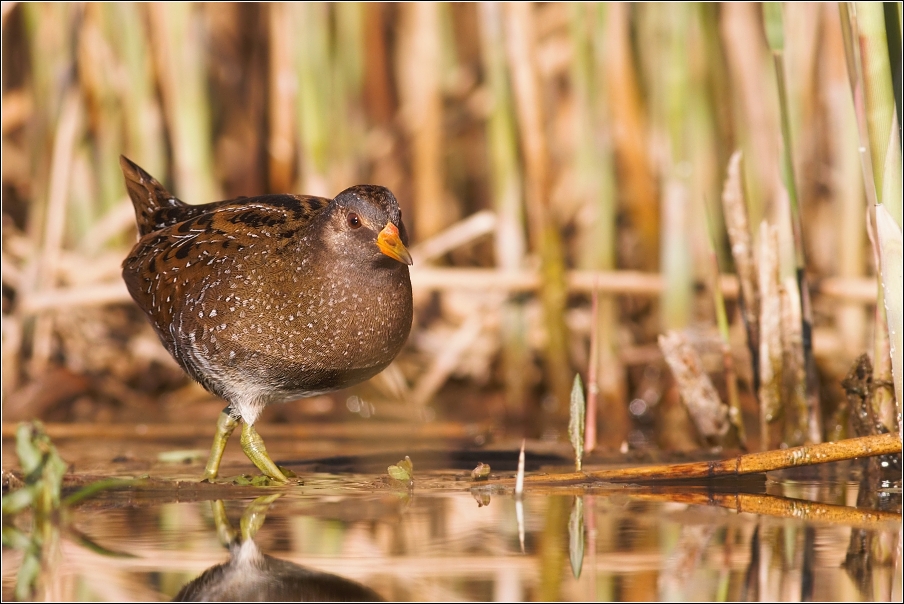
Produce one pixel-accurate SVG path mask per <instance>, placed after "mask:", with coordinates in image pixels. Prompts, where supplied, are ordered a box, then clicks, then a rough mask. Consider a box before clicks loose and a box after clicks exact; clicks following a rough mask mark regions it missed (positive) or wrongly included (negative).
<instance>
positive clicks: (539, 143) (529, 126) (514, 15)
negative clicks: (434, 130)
mask: <svg viewBox="0 0 904 604" xmlns="http://www.w3.org/2000/svg"><path fill="white" fill-rule="evenodd" d="M534 9H535V7H534V5H529V4H524V3H521V4H518V3H514V4H507V5H505V7H504V14H505V23H506V42H507V50H508V64H509V70H510V73H511V78H512V84H513V86H512V89H513V91H514V98H515V108H516V111H517V116H518V129H519V132H520V140H521V147H522V153H523V157H524V164H525V171H524V172H525V181H526V183H525V184H526V186H525V200H526V202H527V218H528V226H529V228H530V234H531V239H532V243H533V245H534V247H535V249H536V251H537V253H538V254H539V256H540V273H541V286H540V302H541V305H542V307H543V321H544V326H545V328H546V338H547V339H546V342H547V343H546V350H545V354H544V364H545V368H546V377H547V380H548V384H549V390H550V392H551V394H552V395H553V396H554V397H555V400H556V407H555V408H556V416H557V419H559V420H564V419H565V418H566V417H567V413H568V411H567V410H568V406H567V405H566V404H565V402H566V401H567V400H568V396H569V391H570V389H571V375H572V372H571V367H570V362H569V359H568V330H567V328H566V326H565V303H566V298H567V289H566V285H565V258H564V250H563V248H562V235H561V233H560V231H559V228H560V227H559V224H558V221H557V216H556V214H555V212H553V211H552V208H551V202H550V195H551V193H552V174H551V168H552V166H551V163H550V154H549V145H548V140H547V134H546V126H547V120H546V111H545V108H544V106H543V95H542V94H541V86H540V78H539V74H538V73H537V58H536V50H537V49H536V37H535V24H534V15H533V11H534Z"/></svg>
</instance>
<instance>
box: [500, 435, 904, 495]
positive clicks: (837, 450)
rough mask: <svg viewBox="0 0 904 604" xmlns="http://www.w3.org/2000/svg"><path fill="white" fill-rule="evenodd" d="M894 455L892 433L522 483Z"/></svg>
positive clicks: (753, 469)
mask: <svg viewBox="0 0 904 604" xmlns="http://www.w3.org/2000/svg"><path fill="white" fill-rule="evenodd" d="M895 453H901V439H900V438H898V436H897V435H894V434H879V435H875V436H862V437H859V438H849V439H846V440H840V441H837V442H829V443H820V444H816V445H804V446H802V447H794V448H791V449H779V450H773V451H764V452H762V453H749V454H745V455H738V456H737V457H733V458H730V459H723V460H719V461H700V462H693V463H683V464H666V465H657V466H640V467H634V468H621V469H616V470H596V471H583V472H568V473H564V474H542V475H533V476H525V477H524V484H525V485H530V484H576V483H585V482H597V481H605V482H652V481H666V480H688V479H707V478H725V477H731V476H743V475H746V474H757V473H761V472H772V471H775V470H785V469H788V468H796V467H799V466H811V465H817V464H823V463H829V462H833V461H845V460H851V459H857V458H859V457H872V456H875V455H892V454H895ZM514 482H515V479H514V478H504V479H499V480H490V481H488V482H487V484H489V485H497V486H501V485H506V486H508V485H510V484H514Z"/></svg>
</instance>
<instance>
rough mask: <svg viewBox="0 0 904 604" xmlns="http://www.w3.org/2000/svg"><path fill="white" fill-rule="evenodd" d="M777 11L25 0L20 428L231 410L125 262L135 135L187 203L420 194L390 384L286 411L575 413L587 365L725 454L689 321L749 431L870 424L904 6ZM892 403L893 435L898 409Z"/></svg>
mask: <svg viewBox="0 0 904 604" xmlns="http://www.w3.org/2000/svg"><path fill="white" fill-rule="evenodd" d="M765 8H767V10H765V11H764V6H762V5H760V4H748V3H724V4H718V3H706V4H694V3H668V4H648V3H644V4H620V3H613V4H603V3H601V4H596V3H587V4H584V3H582V4H570V3H548V4H547V3H537V4H528V3H514V4H495V3H474V4H472V3H455V4H439V3H406V4H392V3H368V4H358V3H335V4H323V3H298V4H294V3H293V4H270V3H232V4H219V3H204V4H200V3H199V4H194V3H166V4H163V3H160V4H156V3H150V4H132V3H86V4H82V3H16V2H4V3H3V9H2V11H3V12H2V19H3V21H2V34H3V36H2V94H3V105H2V133H3V139H2V154H3V156H2V157H3V164H2V165H3V172H2V195H3V198H2V212H3V245H2V253H3V256H2V261H3V264H2V286H3V290H2V291H3V301H2V304H3V349H2V353H3V384H2V389H3V405H4V409H3V413H4V422H11V421H16V420H19V419H24V418H32V417H38V418H42V419H45V420H47V421H67V422H97V423H100V424H103V423H108V422H126V421H148V419H149V418H150V419H152V420H153V421H184V418H185V416H186V415H188V414H189V412H188V411H187V408H188V406H191V409H192V411H191V412H190V415H191V417H193V418H199V419H198V421H199V423H201V424H203V425H204V426H205V427H206V426H208V425H209V422H212V421H213V419H214V418H215V417H216V415H217V414H218V413H219V410H220V408H221V407H222V402H220V401H212V400H210V398H209V397H208V396H206V395H205V394H204V393H203V391H201V390H200V387H197V386H195V385H192V384H190V383H189V381H188V378H187V377H185V376H184V374H183V373H182V372H181V371H180V370H179V368H178V367H177V366H176V365H175V363H174V362H173V361H172V360H171V359H170V358H169V357H168V355H167V353H166V352H165V350H164V349H163V347H162V346H160V344H159V342H158V341H157V339H156V336H155V335H154V334H153V332H152V331H151V329H150V327H149V325H147V323H146V320H145V319H144V317H143V316H142V315H141V313H140V311H138V310H137V308H136V307H135V306H134V305H133V304H132V302H131V300H130V299H129V297H128V294H127V293H126V291H125V287H124V285H123V284H122V281H121V278H120V262H121V261H122V259H123V258H124V257H125V255H126V253H127V252H128V250H129V248H130V247H131V245H132V244H133V243H134V241H135V227H134V215H133V211H132V207H131V204H130V203H129V201H128V200H127V197H126V192H125V188H124V186H123V182H122V176H121V174H120V171H119V162H118V156H119V154H124V155H126V156H128V157H129V158H131V159H132V160H134V161H136V162H137V163H138V164H140V165H141V166H143V167H144V168H145V169H147V170H148V171H149V172H150V173H151V174H153V175H155V176H156V177H157V178H158V179H159V180H161V182H163V183H164V184H166V185H167V186H168V188H169V189H170V190H171V191H173V193H174V194H176V195H178V196H179V197H180V198H182V199H184V200H186V201H188V202H189V203H202V202H208V201H212V200H215V199H225V198H230V197H235V196H239V195H254V194H260V193H267V192H273V193H276V192H298V193H306V194H316V195H325V196H329V197H332V196H334V195H335V194H337V193H338V192H339V191H341V190H342V189H344V188H346V187H348V186H350V185H352V184H356V183H362V182H367V183H376V184H381V185H385V186H387V187H389V188H390V189H391V190H392V191H393V192H394V193H395V194H396V196H397V197H398V199H399V200H400V203H401V205H402V208H403V215H404V217H405V221H406V225H407V227H408V230H409V232H410V233H411V236H412V253H413V255H414V258H415V266H414V267H413V269H412V281H413V284H414V288H415V302H416V316H415V327H414V330H413V332H412V335H411V337H410V339H409V342H408V344H407V346H406V348H405V350H404V351H403V352H402V354H401V355H400V356H399V358H398V359H397V361H396V362H395V363H394V364H393V365H392V366H391V367H390V369H389V370H387V371H386V372H384V373H383V374H381V376H380V377H378V378H376V379H375V380H372V383H370V384H366V385H364V386H361V387H359V388H356V389H354V390H353V391H351V392H343V393H340V394H338V395H333V396H327V397H318V398H316V399H310V400H307V401H304V402H300V403H296V404H293V405H285V406H280V407H279V409H271V410H268V412H267V414H266V415H265V416H264V419H265V421H302V420H304V421H315V420H317V418H321V419H330V418H333V417H340V416H342V415H347V414H348V413H349V410H350V411H352V412H355V413H357V414H360V415H362V416H364V417H368V416H371V415H375V416H376V419H381V418H383V419H391V420H394V421H400V420H402V419H406V418H407V419H413V420H417V421H420V420H424V419H427V420H430V419H448V420H468V421H484V420H488V421H491V422H493V423H494V424H495V425H496V426H498V427H500V428H502V427H508V429H510V430H511V432H512V433H517V434H520V433H521V432H522V431H525V432H526V433H527V434H529V435H531V436H543V437H548V438H556V437H563V436H564V429H565V424H566V422H567V412H568V411H567V409H568V406H567V401H568V392H569V389H570V387H571V382H572V379H573V377H574V374H575V373H576V372H579V373H581V374H582V375H583V376H584V378H585V380H584V381H585V383H589V388H588V394H589V395H590V396H591V397H596V398H597V399H598V402H597V404H598V405H599V410H598V411H597V415H596V418H597V419H596V420H595V422H594V425H595V426H596V427H597V428H598V439H599V443H600V445H601V446H602V447H604V448H607V449H618V448H619V447H623V446H625V444H626V446H631V447H643V446H646V445H654V446H658V447H662V448H665V449H672V450H675V449H691V448H695V447H697V446H699V445H701V444H704V443H709V444H712V442H713V441H712V439H709V438H708V435H707V434H706V431H705V430H704V429H703V428H701V424H700V423H699V421H697V420H696V419H695V417H694V416H693V414H694V411H693V410H690V411H689V408H688V407H687V406H685V405H683V404H682V403H681V399H680V396H679V390H678V388H677V387H676V385H675V382H674V379H673V377H672V376H673V373H672V372H671V371H670V369H669V365H668V364H667V363H666V362H665V361H664V359H663V354H662V352H661V350H660V347H659V345H658V343H657V338H658V336H659V335H660V334H665V333H667V332H671V331H673V332H676V333H680V334H682V337H684V338H685V339H686V341H687V342H688V343H689V345H690V346H691V348H692V349H693V350H694V351H695V352H696V353H697V354H699V358H700V360H701V363H702V369H703V371H704V372H705V373H706V374H708V375H709V376H710V377H711V379H712V380H713V388H715V391H716V392H717V394H718V397H719V398H720V399H721V400H722V401H730V400H734V401H735V402H734V406H735V408H736V409H737V410H738V411H739V413H734V414H732V415H731V417H732V423H733V425H734V426H735V429H737V430H740V432H741V435H742V439H741V440H743V435H744V433H745V432H746V438H747V444H748V448H758V447H761V446H766V444H777V443H778V442H783V443H787V444H799V443H800V442H804V441H812V440H820V439H822V438H838V437H841V436H845V435H847V434H848V433H849V430H850V426H849V425H848V421H847V416H846V415H845V413H846V411H847V410H848V409H849V407H848V406H847V405H849V399H848V398H847V397H846V396H845V393H844V391H843V390H842V387H841V380H842V378H844V376H845V375H846V373H847V372H848V370H849V368H850V366H851V364H852V363H853V362H854V360H855V359H856V358H857V357H858V356H859V355H860V354H861V353H864V352H867V353H869V355H870V356H872V357H873V358H874V361H875V360H876V358H877V357H876V356H875V355H876V354H877V352H876V351H880V353H879V354H878V357H879V360H880V361H881V358H882V356H883V355H882V353H881V350H885V351H886V353H885V357H887V356H888V355H887V347H888V340H887V335H886V336H885V338H886V339H885V340H884V342H885V343H884V344H882V337H883V336H882V333H884V330H883V326H884V324H885V318H884V316H883V315H881V314H877V313H881V312H882V311H883V305H881V304H879V305H877V300H878V298H877V295H878V294H877V292H878V291H879V289H878V286H877V280H876V274H877V261H876V259H875V256H874V253H873V247H872V246H871V244H870V240H869V229H868V228H867V224H868V222H869V220H870V219H869V218H868V208H869V207H871V205H872V204H868V203H867V202H868V201H872V202H875V201H877V199H876V198H877V196H878V200H882V201H884V202H885V205H886V206H887V207H888V210H889V212H890V213H891V215H892V216H893V217H894V219H895V220H896V221H897V223H898V226H899V227H900V224H901V189H900V186H901V185H900V182H901V180H900V179H901V176H900V175H901V168H900V166H901V154H900V140H901V139H900V123H901V116H900V111H901V93H900V90H901V4H900V3H885V4H882V3H853V4H841V5H839V4H835V3H825V4H822V3H820V4H809V3H788V4H785V5H783V6H776V7H772V8H769V7H765ZM773 9H774V10H773ZM770 11H772V12H770ZM764 14H765V17H764ZM852 23H853V24H854V26H855V27H854V29H853V30H852V28H851V24H852ZM767 34H768V35H767ZM852 41H853V42H852ZM846 46H847V48H846ZM852 61H854V62H853V63H852ZM852 66H854V67H856V68H854V67H852ZM857 74H859V79H858V77H857ZM779 82H781V83H782V84H783V86H781V87H780V86H779V85H778V83H779ZM858 86H859V88H858ZM852 90H853V91H854V94H852ZM858 90H859V91H860V93H861V97H860V98H861V99H862V102H861V104H860V113H859V114H858V111H857V110H855V103H854V98H857V97H856V94H857V91H858ZM782 98H784V99H785V103H784V104H783V103H782V102H780V101H781V99H782ZM858 117H861V118H863V119H862V120H861V121H860V122H859V124H858ZM865 136H868V138H864V137H865ZM866 140H868V141H869V142H868V143H867V146H869V147H870V149H869V152H868V153H865V156H866V158H867V159H866V160H865V162H862V161H861V159H862V157H861V155H862V154H861V153H859V152H858V149H861V148H862V147H863V146H864V141H866ZM736 150H740V151H741V154H742V157H743V161H742V162H740V163H738V164H736V165H737V169H736V176H735V177H734V180H732V179H731V178H729V177H728V174H729V159H730V158H731V156H732V154H733V153H734V152H735V151H736ZM895 152H896V154H895ZM889 166H890V168H889ZM865 173H866V174H867V175H868V176H867V178H869V179H874V182H873V183H869V185H868V186H866V187H865V186H864V174H865ZM726 179H728V182H727V184H726ZM723 188H724V189H725V191H726V196H728V192H729V189H731V190H732V191H734V193H736V194H737V195H739V196H740V197H741V198H742V200H746V204H742V206H741V207H743V208H744V211H745V212H746V217H747V221H748V226H747V231H748V232H749V233H751V234H752V240H751V244H750V248H751V251H754V250H755V254H754V256H755V257H760V256H763V255H764V254H766V255H768V254H770V253H773V254H774V256H775V258H776V264H775V266H776V269H775V270H776V276H777V279H773V281H774V282H775V285H776V292H777V294H776V295H778V296H779V297H778V298H776V300H779V301H777V302H776V304H780V299H782V297H783V298H784V299H786V306H787V299H790V300H791V301H792V302H794V301H795V300H796V301H797V305H796V307H797V308H798V311H797V315H794V314H793V313H792V315H791V316H792V319H791V323H787V322H786V323H783V324H781V325H780V327H783V328H784V329H783V331H782V333H784V334H785V337H786V338H788V334H792V336H793V334H797V335H796V336H794V337H790V338H789V339H790V341H791V344H789V346H791V347H792V348H793V347H796V348H795V350H797V352H796V353H794V354H797V355H798V356H801V358H802V359H803V361H800V360H798V361H797V365H794V363H793V362H792V363H791V366H792V367H796V368H795V369H794V370H793V371H790V370H789V371H786V373H785V377H784V378H782V379H784V382H786V384H785V386H784V388H785V389H784V390H783V391H782V392H784V393H785V394H784V395H782V394H781V393H780V395H779V398H780V399H783V401H784V402H787V400H790V399H793V398H794V397H795V396H798V397H800V396H802V395H801V393H802V392H803V391H806V394H807V395H809V396H810V397H811V399H812V397H813V395H814V393H816V399H815V400H816V403H815V408H813V407H812V405H811V407H810V409H809V411H808V412H803V413H802V414H801V413H797V415H795V413H793V412H788V413H785V414H784V417H785V418H786V419H785V420H784V421H785V424H786V425H785V426H784V427H778V428H775V427H774V426H770V425H768V424H767V422H766V421H765V420H764V419H763V418H765V417H766V416H767V415H769V414H771V413H773V411H775V410H774V409H773V410H772V411H768V410H767V408H766V406H764V405H765V403H764V402H763V400H764V399H763V394H762V392H759V390H761V389H762V385H761V384H760V383H759V382H760V378H759V376H758V375H755V372H756V371H757V370H755V367H756V366H757V363H758V361H757V359H758V358H759V355H760V354H761V351H760V350H759V349H758V348H756V347H755V346H752V345H750V342H749V340H748V335H747V331H746V329H748V328H749V325H748V324H745V321H744V320H743V317H742V313H743V310H744V307H743V306H742V305H739V304H738V302H737V300H738V296H739V291H740V290H741V289H742V288H743V284H740V285H739V281H738V279H736V278H734V274H735V273H737V272H738V271H737V270H736V264H737V259H736V257H735V256H733V254H732V249H731V248H732V241H731V240H730V238H729V235H728V230H727V229H726V222H728V221H727V220H726V217H725V214H726V212H725V211H724V210H723V207H728V206H723V201H724V199H723ZM870 191H872V197H870V196H869V193H870ZM877 192H878V194H877ZM763 221H767V223H768V225H771V226H766V227H761V223H763ZM708 222H709V224H710V225H711V228H709V229H708V228H707V223H708ZM770 229H771V230H770ZM761 232H762V233H766V234H768V233H772V234H771V235H768V237H767V238H771V239H774V240H775V242H776V247H774V248H771V249H772V250H773V251H772V252H768V251H761V248H762V249H763V250H765V249H767V248H765V247H763V246H764V245H765V244H764V243H763V241H762V239H763V237H761V236H760V233H761ZM716 267H718V269H717V268H716ZM717 270H718V271H721V272H722V273H723V278H722V280H721V281H718V280H717V279H716V276H717ZM798 273H800V275H802V276H803V277H804V279H803V281H802V283H803V289H802V290H800V291H798V290H797V289H796V288H795V286H794V284H795V280H796V279H797V278H798V276H799V275H798ZM789 279H790V281H789ZM714 284H715V285H714ZM801 291H802V292H804V296H803V298H801V296H800V292H801ZM714 292H720V293H724V306H723V299H722V298H720V297H719V296H714ZM747 307H748V309H749V308H752V307H753V306H752V305H750V304H748V305H747ZM791 307H795V305H794V304H793V303H792V304H791ZM775 308H776V309H778V308H779V306H775ZM801 309H803V310H801ZM720 312H724V318H725V320H724V321H722V329H721V330H720V329H718V328H717V324H718V323H719V322H718V320H717V319H718V317H719V315H720ZM777 312H778V311H777V310H776V313H777ZM801 312H802V313H803V314H802V315H801ZM764 316H766V318H767V319H768V317H769V315H764ZM775 316H776V317H778V314H776V315H775ZM795 316H796V320H795V319H794V317H795ZM877 317H879V319H878V320H877ZM776 321H778V319H777V318H776ZM795 321H796V322H795ZM789 325H790V327H789ZM877 326H878V327H879V328H878V329H877ZM811 327H812V331H811V330H810V328H811ZM795 337H796V339H795ZM808 342H812V351H813V356H812V358H811V357H808V356H807V355H808V354H809V353H808V346H807V344H808ZM877 342H878V343H877ZM882 346H885V348H884V349H883V348H881V347H882ZM751 351H752V352H751ZM780 356H781V355H780ZM792 356H793V355H792ZM808 359H809V360H810V361H811V363H810V365H808V366H806V367H805V365H807V362H808ZM726 361H729V362H728V363H726ZM886 365H888V363H886ZM726 367H728V368H729V371H728V372H726ZM883 367H884V366H882V363H881V362H878V363H876V369H875V371H877V372H879V371H886V374H887V375H886V374H882V375H885V376H886V377H881V376H879V378H878V379H879V380H880V381H881V380H887V379H890V378H889V377H888V376H890V371H891V370H890V367H884V368H883ZM877 375H879V374H878V373H877ZM782 379H779V382H781V381H782ZM881 383H885V382H884V381H881ZM735 386H736V387H735ZM888 390H889V392H890V389H888ZM733 393H734V394H733ZM795 393H797V394H795ZM892 396H893V395H891V394H887V395H886V398H887V399H888V400H891V399H890V397H892ZM811 402H812V401H811ZM869 404H870V405H872V404H873V401H870V403H869ZM889 404H891V406H890V407H889V406H888V405H889ZM875 405H878V406H876V407H875V409H874V410H875V413H876V414H877V415H878V416H879V417H880V419H882V420H883V421H884V422H885V424H886V425H887V426H888V427H889V428H890V427H892V424H893V421H894V406H893V403H889V402H888V401H886V402H885V403H881V402H876V403H875ZM882 405H885V406H884V407H882ZM880 407H881V408H880ZM807 413H809V414H810V418H809V420H807V419H806V418H803V419H801V418H802V417H803V416H805V415H807ZM775 415H776V417H771V416H770V418H769V421H774V420H776V419H777V418H778V416H780V415H782V414H781V413H778V412H776V414H775ZM814 418H815V419H814ZM794 422H796V423H794ZM745 428H746V430H745ZM773 429H775V430H777V432H776V434H775V435H774V438H772V437H770V436H768V435H767V436H766V437H764V431H769V430H773ZM735 436H737V435H735ZM716 442H721V441H719V439H716Z"/></svg>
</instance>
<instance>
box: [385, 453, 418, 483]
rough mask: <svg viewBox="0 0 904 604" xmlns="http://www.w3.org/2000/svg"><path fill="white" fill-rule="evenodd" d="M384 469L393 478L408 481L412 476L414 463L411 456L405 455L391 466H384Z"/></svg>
mask: <svg viewBox="0 0 904 604" xmlns="http://www.w3.org/2000/svg"><path fill="white" fill-rule="evenodd" d="M386 471H387V472H389V475H390V476H391V477H392V478H394V479H395V480H398V481H400V482H410V481H411V479H412V477H413V476H414V463H412V461H411V458H410V457H408V456H407V455H406V456H405V459H403V460H401V461H399V462H396V464H395V465H393V466H389V467H388V468H386Z"/></svg>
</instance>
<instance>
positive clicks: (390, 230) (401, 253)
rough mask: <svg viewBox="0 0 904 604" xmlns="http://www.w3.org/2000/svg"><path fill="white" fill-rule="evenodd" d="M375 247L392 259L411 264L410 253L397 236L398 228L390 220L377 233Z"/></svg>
mask: <svg viewBox="0 0 904 604" xmlns="http://www.w3.org/2000/svg"><path fill="white" fill-rule="evenodd" d="M377 247H378V248H380V251H381V252H383V253H384V254H386V255H387V256H389V257H390V258H392V259H394V260H398V261H399V262H403V263H405V264H413V263H414V262H413V261H412V260H411V253H410V252H409V251H408V248H407V247H405V244H404V243H402V240H401V239H400V238H399V229H398V228H397V227H396V225H394V224H392V223H391V222H387V223H386V226H385V227H383V230H382V231H380V234H379V235H377Z"/></svg>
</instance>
